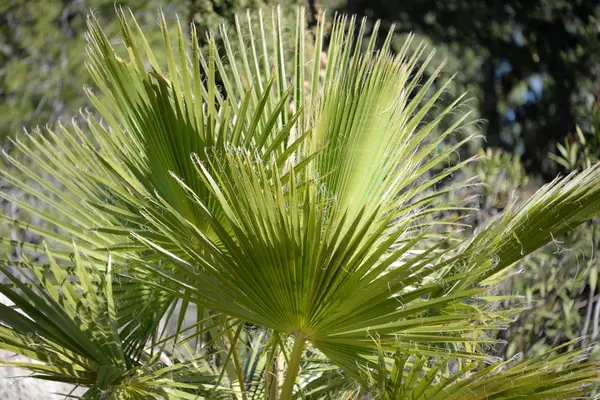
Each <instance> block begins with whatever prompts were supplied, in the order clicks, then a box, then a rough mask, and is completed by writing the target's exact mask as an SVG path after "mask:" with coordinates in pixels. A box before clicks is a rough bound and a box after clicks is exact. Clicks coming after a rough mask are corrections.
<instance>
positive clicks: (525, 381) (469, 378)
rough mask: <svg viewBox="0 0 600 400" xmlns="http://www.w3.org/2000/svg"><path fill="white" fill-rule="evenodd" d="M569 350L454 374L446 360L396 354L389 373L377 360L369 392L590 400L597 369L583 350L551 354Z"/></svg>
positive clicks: (452, 398)
mask: <svg viewBox="0 0 600 400" xmlns="http://www.w3.org/2000/svg"><path fill="white" fill-rule="evenodd" d="M569 344H570V343H569ZM569 344H566V345H562V346H560V347H557V348H556V349H553V351H552V352H549V353H545V354H540V355H538V356H536V357H535V358H533V359H530V360H527V361H524V362H521V363H518V364H514V363H513V361H512V360H508V361H505V362H501V363H497V364H495V365H491V366H485V367H482V366H481V365H479V364H478V363H471V364H467V365H465V366H463V367H461V368H459V369H458V370H457V371H456V367H455V366H453V365H452V364H451V363H449V362H448V360H437V361H436V360H433V359H430V358H427V357H422V356H416V357H414V356H410V355H406V354H401V353H400V352H397V353H396V355H395V356H394V363H393V368H392V369H391V370H388V368H387V365H386V362H385V358H384V356H383V354H380V357H381V362H380V366H381V367H380V369H379V370H378V371H377V373H378V374H377V376H374V375H372V374H371V375H370V378H371V379H372V380H373V381H375V382H377V383H376V384H374V385H372V386H371V389H372V393H373V394H375V395H376V396H377V398H382V399H386V400H396V399H427V400H446V399H449V400H458V399H462V400H488V399H523V398H527V399H538V400H542V399H544V400H551V399H575V398H577V399H580V398H589V397H588V395H589V393H590V390H591V387H592V386H593V385H594V384H596V383H597V380H598V369H597V365H596V364H595V363H594V362H590V361H586V360H585V355H584V354H583V353H584V351H582V350H580V351H576V352H572V353H566V354H556V352H560V351H561V350H564V347H567V346H568V345H569Z"/></svg>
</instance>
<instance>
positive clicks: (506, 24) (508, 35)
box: [347, 0, 600, 178]
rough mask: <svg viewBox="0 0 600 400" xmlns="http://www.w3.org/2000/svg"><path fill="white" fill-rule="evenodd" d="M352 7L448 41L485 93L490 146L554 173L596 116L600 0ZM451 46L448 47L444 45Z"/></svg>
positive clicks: (464, 72) (476, 90)
mask: <svg viewBox="0 0 600 400" xmlns="http://www.w3.org/2000/svg"><path fill="white" fill-rule="evenodd" d="M347 9H348V10H353V11H356V12H357V13H358V14H359V15H367V16H369V17H371V18H381V19H383V20H384V21H386V23H387V24H388V25H391V24H392V23H394V24H396V30H397V31H398V32H409V31H415V32H418V33H420V34H422V35H424V36H425V37H426V38H428V39H429V40H431V42H432V43H433V45H434V46H435V47H436V48H439V47H441V48H448V49H449V50H448V51H449V52H451V53H452V54H454V55H455V56H456V57H457V58H456V62H457V63H458V68H457V69H456V70H457V71H459V76H458V80H459V82H461V83H462V84H464V85H467V86H469V87H470V89H471V93H472V94H473V95H474V96H475V97H476V98H477V101H478V105H477V107H478V109H479V111H480V115H481V116H482V117H483V118H484V119H485V120H486V121H487V123H486V124H485V132H486V139H487V143H488V145H490V146H496V147H503V148H505V149H511V150H514V151H516V152H517V153H518V154H520V155H522V159H523V163H524V165H525V167H526V168H527V169H528V170H529V171H533V172H537V173H539V172H542V173H544V174H545V177H546V178H551V177H553V176H554V175H553V174H554V173H555V172H556V170H557V169H556V167H555V164H554V163H552V162H549V160H548V159H547V157H546V155H547V153H548V151H550V150H552V149H553V148H554V146H555V142H556V141H561V140H562V139H563V138H564V137H565V136H566V135H567V134H569V133H572V132H574V130H575V122H576V121H578V122H579V123H580V124H584V125H586V124H588V123H589V115H590V108H591V103H592V101H593V94H594V93H595V91H596V89H597V88H598V87H599V86H600V80H599V79H600V30H599V28H598V27H599V24H600V5H598V4H597V3H596V2H593V1H587V0H573V1H567V0H548V1H546V0H544V1H542V0H535V1H516V0H515V1H513V0H486V1H475V0H449V1H435V0H425V1H420V0H407V1H399V2H391V1H383V0H374V1H371V0H368V1H367V0H351V1H349V2H348V5H347ZM443 51H445V50H443Z"/></svg>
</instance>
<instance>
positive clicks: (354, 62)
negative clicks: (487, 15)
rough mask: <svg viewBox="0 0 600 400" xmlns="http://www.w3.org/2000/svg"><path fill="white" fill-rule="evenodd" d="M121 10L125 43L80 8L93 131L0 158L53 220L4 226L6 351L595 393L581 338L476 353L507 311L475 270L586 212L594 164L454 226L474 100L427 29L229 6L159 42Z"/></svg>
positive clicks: (73, 366)
mask: <svg viewBox="0 0 600 400" xmlns="http://www.w3.org/2000/svg"><path fill="white" fill-rule="evenodd" d="M117 18H118V20H119V23H120V26H121V34H122V44H123V45H124V46H120V47H119V48H114V47H113V44H112V42H111V40H109V38H108V37H106V35H105V34H104V33H103V31H102V29H101V27H100V26H99V25H98V23H97V21H96V20H95V19H94V18H93V16H92V17H90V19H89V34H88V42H89V46H88V54H89V64H88V69H89V72H90V74H91V75H92V77H93V78H94V81H95V85H96V88H97V89H98V90H97V91H96V90H91V89H89V90H88V91H87V93H88V96H89V97H90V100H91V101H92V103H93V104H94V106H95V110H94V111H93V112H92V113H88V114H86V122H87V123H86V126H85V128H80V127H78V126H77V125H75V124H73V125H71V126H69V127H64V126H61V127H60V129H59V132H58V133H56V132H54V131H52V130H49V129H46V130H44V131H36V132H33V133H30V134H27V135H26V136H25V137H17V138H15V139H14V140H13V143H14V148H15V149H16V150H15V151H14V152H13V153H11V154H10V155H6V158H7V159H8V161H9V162H10V164H11V168H6V169H4V170H2V171H1V173H2V175H3V177H4V178H5V179H6V180H7V181H8V182H9V183H11V184H12V185H14V186H16V187H18V188H19V189H20V190H22V191H24V192H25V193H27V194H28V195H29V197H30V198H31V199H32V201H31V202H28V201H24V200H21V199H19V198H15V197H14V196H11V195H10V194H8V193H2V194H1V196H2V197H3V198H4V199H6V200H8V201H10V202H13V203H14V204H15V205H17V206H18V207H20V208H21V209H22V210H24V211H26V212H28V213H29V214H31V215H34V216H36V217H37V218H38V219H40V220H42V221H43V222H44V223H43V224H38V225H31V224H28V223H27V222H26V220H25V219H23V220H11V219H9V218H7V217H4V219H5V220H6V221H7V222H8V223H10V224H13V225H14V226H15V227H18V228H22V229H27V230H29V231H31V232H32V233H34V234H36V235H39V236H41V237H42V238H43V240H44V246H43V247H41V246H40V245H38V244H36V243H27V242H15V241H10V240H4V241H3V242H2V243H3V244H4V245H5V246H10V247H13V246H17V247H18V248H19V249H21V251H22V254H23V256H22V259H20V260H13V259H8V258H7V259H6V260H4V262H3V267H2V272H3V274H4V275H5V276H6V277H7V278H8V279H9V280H10V283H9V284H5V285H2V286H0V292H1V293H2V294H4V295H5V296H6V297H7V298H8V299H9V300H10V301H11V302H12V303H13V304H12V305H8V306H4V305H3V306H0V321H1V323H0V348H2V349H5V350H8V351H11V352H14V353H18V354H21V355H25V356H27V357H30V358H32V359H34V360H36V362H32V363H26V364H18V366H20V367H24V368H27V369H29V370H31V371H33V372H34V376H36V377H38V378H40V379H50V380H57V381H63V382H68V383H72V384H75V385H79V386H83V387H85V388H87V389H88V390H87V391H86V393H85V394H84V395H83V397H82V398H89V399H103V398H114V399H125V398H132V399H143V398H172V399H193V398H240V399H252V398H253V399H258V398H261V399H262V398H268V399H276V398H279V399H292V398H337V397H339V398H358V396H361V395H362V394H364V393H370V394H371V395H372V396H378V397H381V398H383V397H384V396H385V398H390V399H400V398H406V399H408V398H414V399H429V398H448V397H447V396H450V395H453V396H454V398H473V399H480V398H482V399H483V398H503V399H509V398H516V397H519V396H521V397H522V396H527V398H540V399H542V398H546V399H555V398H574V397H581V396H584V395H585V394H586V393H589V390H590V387H591V386H592V385H594V384H595V383H596V382H597V381H598V374H597V367H598V365H597V364H595V363H593V362H589V361H585V360H584V359H585V354H584V353H577V354H566V355H557V356H554V355H551V354H549V355H547V356H545V357H542V358H541V359H539V360H533V361H529V362H526V363H524V364H519V365H517V366H514V367H510V368H508V369H506V368H507V366H506V365H504V364H502V365H498V364H494V363H495V360H494V359H493V358H491V357H489V356H488V355H487V354H486V352H485V350H486V348H488V347H489V346H490V345H491V344H493V343H494V340H493V339H491V337H490V336H488V334H487V332H488V331H489V330H490V329H499V328H501V327H503V326H505V325H506V324H508V323H510V322H511V318H512V317H513V316H514V315H515V314H516V313H517V312H518V310H515V309H509V310H507V309H501V308H498V307H497V305H496V300H497V298H496V297H494V296H492V295H490V294H489V291H490V288H491V287H492V286H493V285H494V283H496V282H497V281H498V280H500V279H501V278H502V275H503V273H505V272H506V271H507V270H508V268H509V267H510V266H511V265H512V264H514V263H515V262H516V261H517V260H519V259H520V258H522V257H523V256H525V255H526V254H529V253H530V252H532V251H533V250H535V249H537V248H538V247H540V246H542V245H543V244H545V243H547V242H548V241H551V240H553V238H555V237H558V236H560V235H562V234H564V233H566V232H568V231H570V230H571V229H573V228H574V227H575V226H577V225H578V224H580V223H582V222H584V221H586V220H588V219H589V218H591V217H592V216H594V215H595V214H596V213H598V212H599V211H600V170H599V169H598V168H596V167H594V168H590V169H587V170H585V171H583V172H581V173H579V174H572V175H569V176H567V177H565V178H563V179H557V180H556V181H555V182H553V183H551V184H549V185H547V186H545V187H544V188H542V189H541V190H540V191H539V192H538V193H537V194H536V195H535V196H533V197H531V198H529V199H527V200H526V201H524V202H523V203H522V204H520V205H519V206H516V205H515V206H514V207H512V208H510V209H509V210H507V211H505V213H504V215H502V217H501V218H499V219H498V220H497V221H494V222H493V223H492V224H490V225H489V226H486V227H484V228H483V229H481V230H480V231H479V232H476V233H474V234H473V235H472V236H471V237H470V238H469V239H468V240H466V241H465V240H464V239H463V236H462V235H453V233H452V232H453V229H454V227H456V226H461V225H462V224H461V218H462V216H464V214H465V213H468V212H469V210H470V208H469V199H462V200H461V201H449V200H448V197H447V196H446V195H447V194H448V193H450V192H452V191H455V190H458V189H460V188H463V187H464V186H465V185H472V184H474V183H473V182H472V181H471V180H466V181H460V182H455V181H453V180H452V179H451V178H452V176H453V173H454V172H456V171H457V170H459V169H460V168H461V167H462V166H463V165H465V164H466V163H469V162H471V161H472V160H471V159H467V160H464V161H459V162H454V161H453V159H454V158H455V157H454V155H455V154H456V153H457V150H458V149H460V147H461V146H463V145H464V144H466V143H468V142H469V141H470V140H472V139H473V137H472V136H467V137H461V136H460V134H459V133H460V129H461V127H462V126H463V125H464V121H465V120H466V118H467V115H468V112H464V110H465V109H466V108H467V107H466V106H465V105H464V103H463V97H462V96H461V97H459V98H458V99H457V100H456V101H454V102H453V103H452V104H451V105H450V106H449V107H447V108H446V109H443V110H439V111H438V112H437V113H435V115H434V116H433V117H431V111H432V110H433V108H434V107H435V104H436V101H437V99H439V98H440V97H441V96H443V95H444V93H445V92H446V90H447V87H448V85H449V84H450V82H443V83H441V84H440V82H438V81H437V79H436V75H437V73H436V74H434V75H433V76H431V77H430V78H427V79H424V78H423V76H424V71H425V68H426V66H427V64H428V63H429V62H430V61H431V59H432V55H431V54H428V53H426V52H425V49H424V47H423V46H421V45H418V46H416V47H415V46H414V45H413V44H412V42H411V40H410V39H409V40H407V41H406V43H405V44H404V46H403V47H402V49H401V50H400V52H398V54H392V52H391V49H390V46H391V42H392V38H393V34H392V32H393V30H391V31H390V34H389V35H388V37H387V40H386V41H385V42H384V43H383V45H382V46H381V47H377V44H376V41H375V38H376V37H377V35H376V34H372V35H371V39H370V40H368V41H364V40H363V37H364V34H365V31H366V28H367V22H366V21H365V20H363V21H362V22H361V23H358V22H357V21H356V19H355V18H354V17H351V18H348V17H345V16H336V17H335V19H334V22H333V25H332V28H331V31H330V33H327V34H326V32H325V28H326V25H325V19H324V18H319V23H318V26H317V28H316V29H315V31H314V32H313V31H308V30H306V29H305V26H306V22H305V14H304V10H303V9H299V10H298V12H297V13H296V22H295V25H294V24H286V23H284V21H287V20H288V19H286V18H289V17H286V16H284V15H283V13H282V11H281V10H280V9H274V10H273V11H272V13H271V14H270V15H267V14H265V13H262V12H259V13H258V16H257V17H256V16H255V17H253V16H251V15H250V13H248V14H247V15H240V16H238V18H237V19H236V23H235V27H234V28H235V29H234V32H228V30H227V28H226V27H221V29H220V30H219V39H220V41H221V42H222V43H224V48H223V49H218V48H217V46H216V44H215V43H216V36H215V35H214V34H210V35H209V36H208V54H204V53H202V52H201V51H200V47H199V44H198V43H199V38H198V35H197V32H196V31H195V30H194V29H193V27H192V29H191V38H190V40H189V41H188V40H186V38H185V36H184V34H183V29H182V27H181V26H180V25H178V26H177V29H176V30H177V34H176V35H175V37H172V35H171V34H170V30H169V28H168V27H167V24H166V22H165V20H164V18H163V17H161V20H160V27H161V29H162V32H163V35H164V44H165V49H164V52H165V54H166V57H164V58H165V59H164V60H160V57H159V56H157V55H156V53H155V52H154V51H153V49H151V48H150V46H149V45H148V42H147V41H146V40H145V38H144V34H143V32H142V30H141V29H140V27H139V26H138V25H137V23H136V21H135V19H134V18H133V17H128V16H127V15H126V14H125V13H124V12H123V11H121V10H119V11H118V12H117ZM290 25H293V26H290ZM372 29H373V30H375V31H376V30H377V29H379V24H378V23H375V24H374V25H373V27H372ZM355 32H357V33H356V34H355ZM327 41H328V43H329V44H328V48H327V52H326V53H325V43H326V42H327ZM442 68H443V66H440V67H439V68H438V69H437V71H438V72H439V71H440V70H441V69H442ZM217 81H220V82H222V87H218V86H217V84H216V82H217ZM450 115H452V116H453V118H454V120H455V122H454V123H452V124H450V126H449V127H448V128H447V129H443V130H441V129H439V127H440V123H441V122H442V121H444V120H445V118H446V117H448V116H450ZM456 115H458V116H459V117H458V118H457V117H456ZM450 137H453V138H454V142H453V143H454V144H452V145H444V143H445V142H446V139H448V138H450ZM49 177H50V178H49ZM449 182H450V183H449ZM40 204H42V205H43V206H40ZM448 228H450V229H448ZM169 327H171V328H173V329H171V330H169V329H170V328H169ZM40 362H41V363H40ZM490 363H492V364H491V365H490ZM515 376H520V377H522V378H519V379H517V380H516V381H515V379H516V378H515ZM436 396H437V397H436ZM487 396H489V397H487ZM494 396H495V397H494ZM450 397H451V396H450Z"/></svg>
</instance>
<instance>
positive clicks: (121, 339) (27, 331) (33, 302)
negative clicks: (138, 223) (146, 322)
mask: <svg viewBox="0 0 600 400" xmlns="http://www.w3.org/2000/svg"><path fill="white" fill-rule="evenodd" d="M47 256H48V259H49V263H48V265H47V266H46V267H41V266H36V265H33V264H31V263H29V262H28V261H25V262H24V265H23V266H24V267H27V269H28V271H29V272H33V273H34V276H35V279H32V278H29V279H28V278H27V277H24V276H19V275H16V274H15V273H12V272H11V271H10V270H9V269H8V268H7V267H6V266H2V267H0V270H1V272H2V276H3V277H5V278H8V279H9V280H10V283H6V284H2V285H0V293H1V294H2V295H4V296H6V298H7V299H8V300H9V301H10V302H11V303H12V305H7V304H0V343H1V347H2V348H3V349H5V350H9V351H11V352H14V353H16V354H19V355H22V356H26V357H28V358H30V359H31V360H32V361H31V362H12V361H2V363H3V364H5V365H12V366H17V367H20V368H25V369H27V370H29V371H32V372H33V375H32V376H33V377H35V378H39V379H47V380H54V381H60V382H66V383H71V384H74V385H77V386H81V387H84V388H87V389H88V390H87V391H86V393H85V394H84V395H83V397H82V398H86V399H87V398H89V399H97V398H107V399H108V398H110V399H125V398H128V399H147V398H169V399H189V398H196V396H192V394H193V393H194V390H195V391H200V390H207V388H206V387H203V386H202V384H207V386H208V387H209V388H210V387H211V386H213V385H211V383H214V381H215V377H214V376H212V375H210V374H209V373H208V372H209V371H207V370H206V369H203V368H200V367H198V366H199V365H201V361H202V360H203V358H202V357H197V358H196V360H194V362H193V363H192V362H182V363H178V364H174V365H169V364H166V365H165V364H163V362H164V360H165V357H164V355H163V356H162V357H161V355H162V353H159V352H153V351H146V350H145V347H146V345H148V344H147V343H144V345H145V346H144V348H142V349H140V348H139V347H138V346H136V344H137V343H136V342H137V341H139V339H140V338H137V337H134V335H131V334H129V332H128V331H127V330H126V329H125V330H123V329H119V311H120V310H119V305H116V304H115V297H114V291H113V284H114V283H113V272H112V267H111V260H110V257H109V262H108V265H107V267H106V270H105V272H103V273H98V272H97V270H96V269H95V267H93V268H91V265H90V264H89V263H88V262H87V257H85V256H84V255H82V254H81V252H80V251H79V250H78V249H75V251H74V264H73V266H72V268H69V269H65V268H64V266H59V265H58V264H57V263H56V261H55V259H54V258H53V256H52V254H51V253H50V252H48V253H47ZM143 316H144V314H143V313H142V317H143ZM146 316H147V315H146ZM142 339H148V338H147V337H142ZM151 347H152V346H151ZM40 362H41V363H40ZM190 389H194V390H192V391H190Z"/></svg>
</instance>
